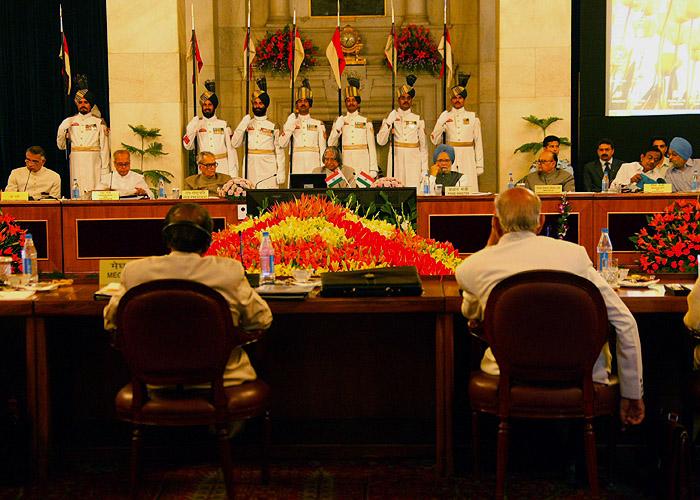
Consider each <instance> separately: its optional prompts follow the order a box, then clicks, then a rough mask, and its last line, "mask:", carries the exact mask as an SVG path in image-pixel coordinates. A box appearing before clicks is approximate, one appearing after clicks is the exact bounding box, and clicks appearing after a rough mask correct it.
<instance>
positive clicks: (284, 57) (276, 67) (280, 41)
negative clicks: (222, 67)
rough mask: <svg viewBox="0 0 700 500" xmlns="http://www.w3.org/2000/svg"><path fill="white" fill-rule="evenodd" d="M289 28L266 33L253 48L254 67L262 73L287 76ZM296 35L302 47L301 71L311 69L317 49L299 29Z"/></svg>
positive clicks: (289, 41) (314, 62)
mask: <svg viewBox="0 0 700 500" xmlns="http://www.w3.org/2000/svg"><path fill="white" fill-rule="evenodd" d="M291 30H292V28H291V26H289V25H286V26H285V27H284V28H282V29H279V30H277V31H275V32H274V33H272V32H270V31H268V32H267V33H266V34H265V38H263V39H262V40H260V42H258V45H257V46H256V47H255V61H256V62H255V67H256V68H258V69H259V70H261V71H263V72H270V73H272V74H287V75H288V74H289V64H290V62H289V49H290V43H291V38H292V36H291V34H290V33H291ZM297 33H298V34H299V37H300V38H301V42H302V44H303V46H304V61H303V62H302V63H301V71H304V70H307V69H310V68H313V67H314V66H315V65H316V58H317V57H318V47H316V46H315V45H314V44H313V42H312V41H311V39H310V38H308V37H305V36H304V35H303V34H302V33H301V31H300V30H299V28H297Z"/></svg>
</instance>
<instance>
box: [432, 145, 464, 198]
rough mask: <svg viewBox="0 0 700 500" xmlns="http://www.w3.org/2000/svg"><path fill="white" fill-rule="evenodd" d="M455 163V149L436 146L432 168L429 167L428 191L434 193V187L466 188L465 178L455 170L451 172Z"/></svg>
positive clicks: (448, 146) (447, 146) (446, 146)
mask: <svg viewBox="0 0 700 500" xmlns="http://www.w3.org/2000/svg"><path fill="white" fill-rule="evenodd" d="M454 161H455V148H453V147H452V146H450V145H449V144H438V145H437V147H436V148H435V151H433V166H432V167H430V171H431V173H432V172H434V173H433V175H431V176H430V191H431V192H434V191H435V185H436V184H440V185H442V186H447V187H450V186H464V187H467V186H468V185H469V184H468V183H467V178H466V177H465V176H464V175H462V174H461V173H460V172H457V171H456V170H452V164H453V163H454Z"/></svg>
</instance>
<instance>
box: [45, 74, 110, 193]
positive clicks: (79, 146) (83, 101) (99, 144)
mask: <svg viewBox="0 0 700 500" xmlns="http://www.w3.org/2000/svg"><path fill="white" fill-rule="evenodd" d="M73 100H74V102H75V105H76V107H77V108H78V114H76V115H73V116H69V117H68V118H66V119H65V120H63V121H62V122H61V124H60V125H59V126H58V134H57V135H56V145H57V146H58V149H62V150H65V149H66V145H67V144H68V141H70V178H71V186H72V182H73V179H77V180H78V184H79V186H80V189H81V190H82V191H83V192H85V191H92V190H93V189H95V187H96V186H97V184H98V183H99V182H100V178H101V177H102V175H107V174H109V141H108V139H107V134H108V132H107V127H106V125H105V123H104V121H103V120H102V118H101V117H100V116H96V115H95V114H93V113H92V112H91V111H92V110H93V105H94V104H95V96H94V94H93V93H92V92H90V91H89V90H88V89H87V85H86V86H85V87H84V88H81V89H79V90H78V91H77V92H76V93H75V97H74V98H73Z"/></svg>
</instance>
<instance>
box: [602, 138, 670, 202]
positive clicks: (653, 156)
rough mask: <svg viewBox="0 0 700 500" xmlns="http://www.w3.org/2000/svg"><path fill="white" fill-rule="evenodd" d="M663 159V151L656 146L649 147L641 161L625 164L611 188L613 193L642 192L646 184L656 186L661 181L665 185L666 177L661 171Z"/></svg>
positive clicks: (642, 155)
mask: <svg viewBox="0 0 700 500" xmlns="http://www.w3.org/2000/svg"><path fill="white" fill-rule="evenodd" d="M661 158H663V155H662V154H661V151H659V149H658V148H657V147H656V146H649V147H648V148H647V149H646V151H644V152H643V153H642V154H641V155H640V156H639V161H635V162H632V163H623V164H622V165H621V166H620V170H618V171H617V175H616V176H615V180H614V181H613V182H612V184H611V185H610V188H611V189H612V190H613V191H622V190H626V191H640V190H642V189H644V188H643V186H644V184H656V183H657V181H658V180H659V179H661V182H662V183H665V182H666V181H664V180H663V179H664V175H663V173H662V172H661V171H660V167H661V166H662V165H661ZM657 165H658V167H657Z"/></svg>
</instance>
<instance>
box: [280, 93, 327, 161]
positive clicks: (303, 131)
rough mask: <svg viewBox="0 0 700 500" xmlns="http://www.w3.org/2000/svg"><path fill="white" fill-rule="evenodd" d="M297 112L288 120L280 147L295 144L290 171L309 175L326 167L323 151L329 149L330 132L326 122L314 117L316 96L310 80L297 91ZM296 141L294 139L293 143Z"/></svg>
mask: <svg viewBox="0 0 700 500" xmlns="http://www.w3.org/2000/svg"><path fill="white" fill-rule="evenodd" d="M296 98H297V99H296V103H295V106H296V111H297V113H298V115H297V114H295V113H292V114H290V115H289V117H288V118H287V121H286V123H285V124H284V127H283V130H282V133H281V134H280V146H281V147H283V148H286V147H287V146H289V144H290V142H291V149H290V156H292V155H293V157H292V160H290V164H291V165H290V168H291V169H292V170H293V172H292V173H295V174H309V173H311V171H312V170H313V169H315V168H318V167H321V166H323V152H324V151H325V150H326V133H325V132H326V129H325V127H324V125H323V122H322V121H320V120H316V119H314V118H311V114H310V111H311V107H312V106H313V105H314V96H313V93H312V92H311V85H310V84H309V80H306V79H304V81H303V82H302V84H301V87H299V88H298V89H297V95H296ZM292 138H294V140H291V139H292Z"/></svg>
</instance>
